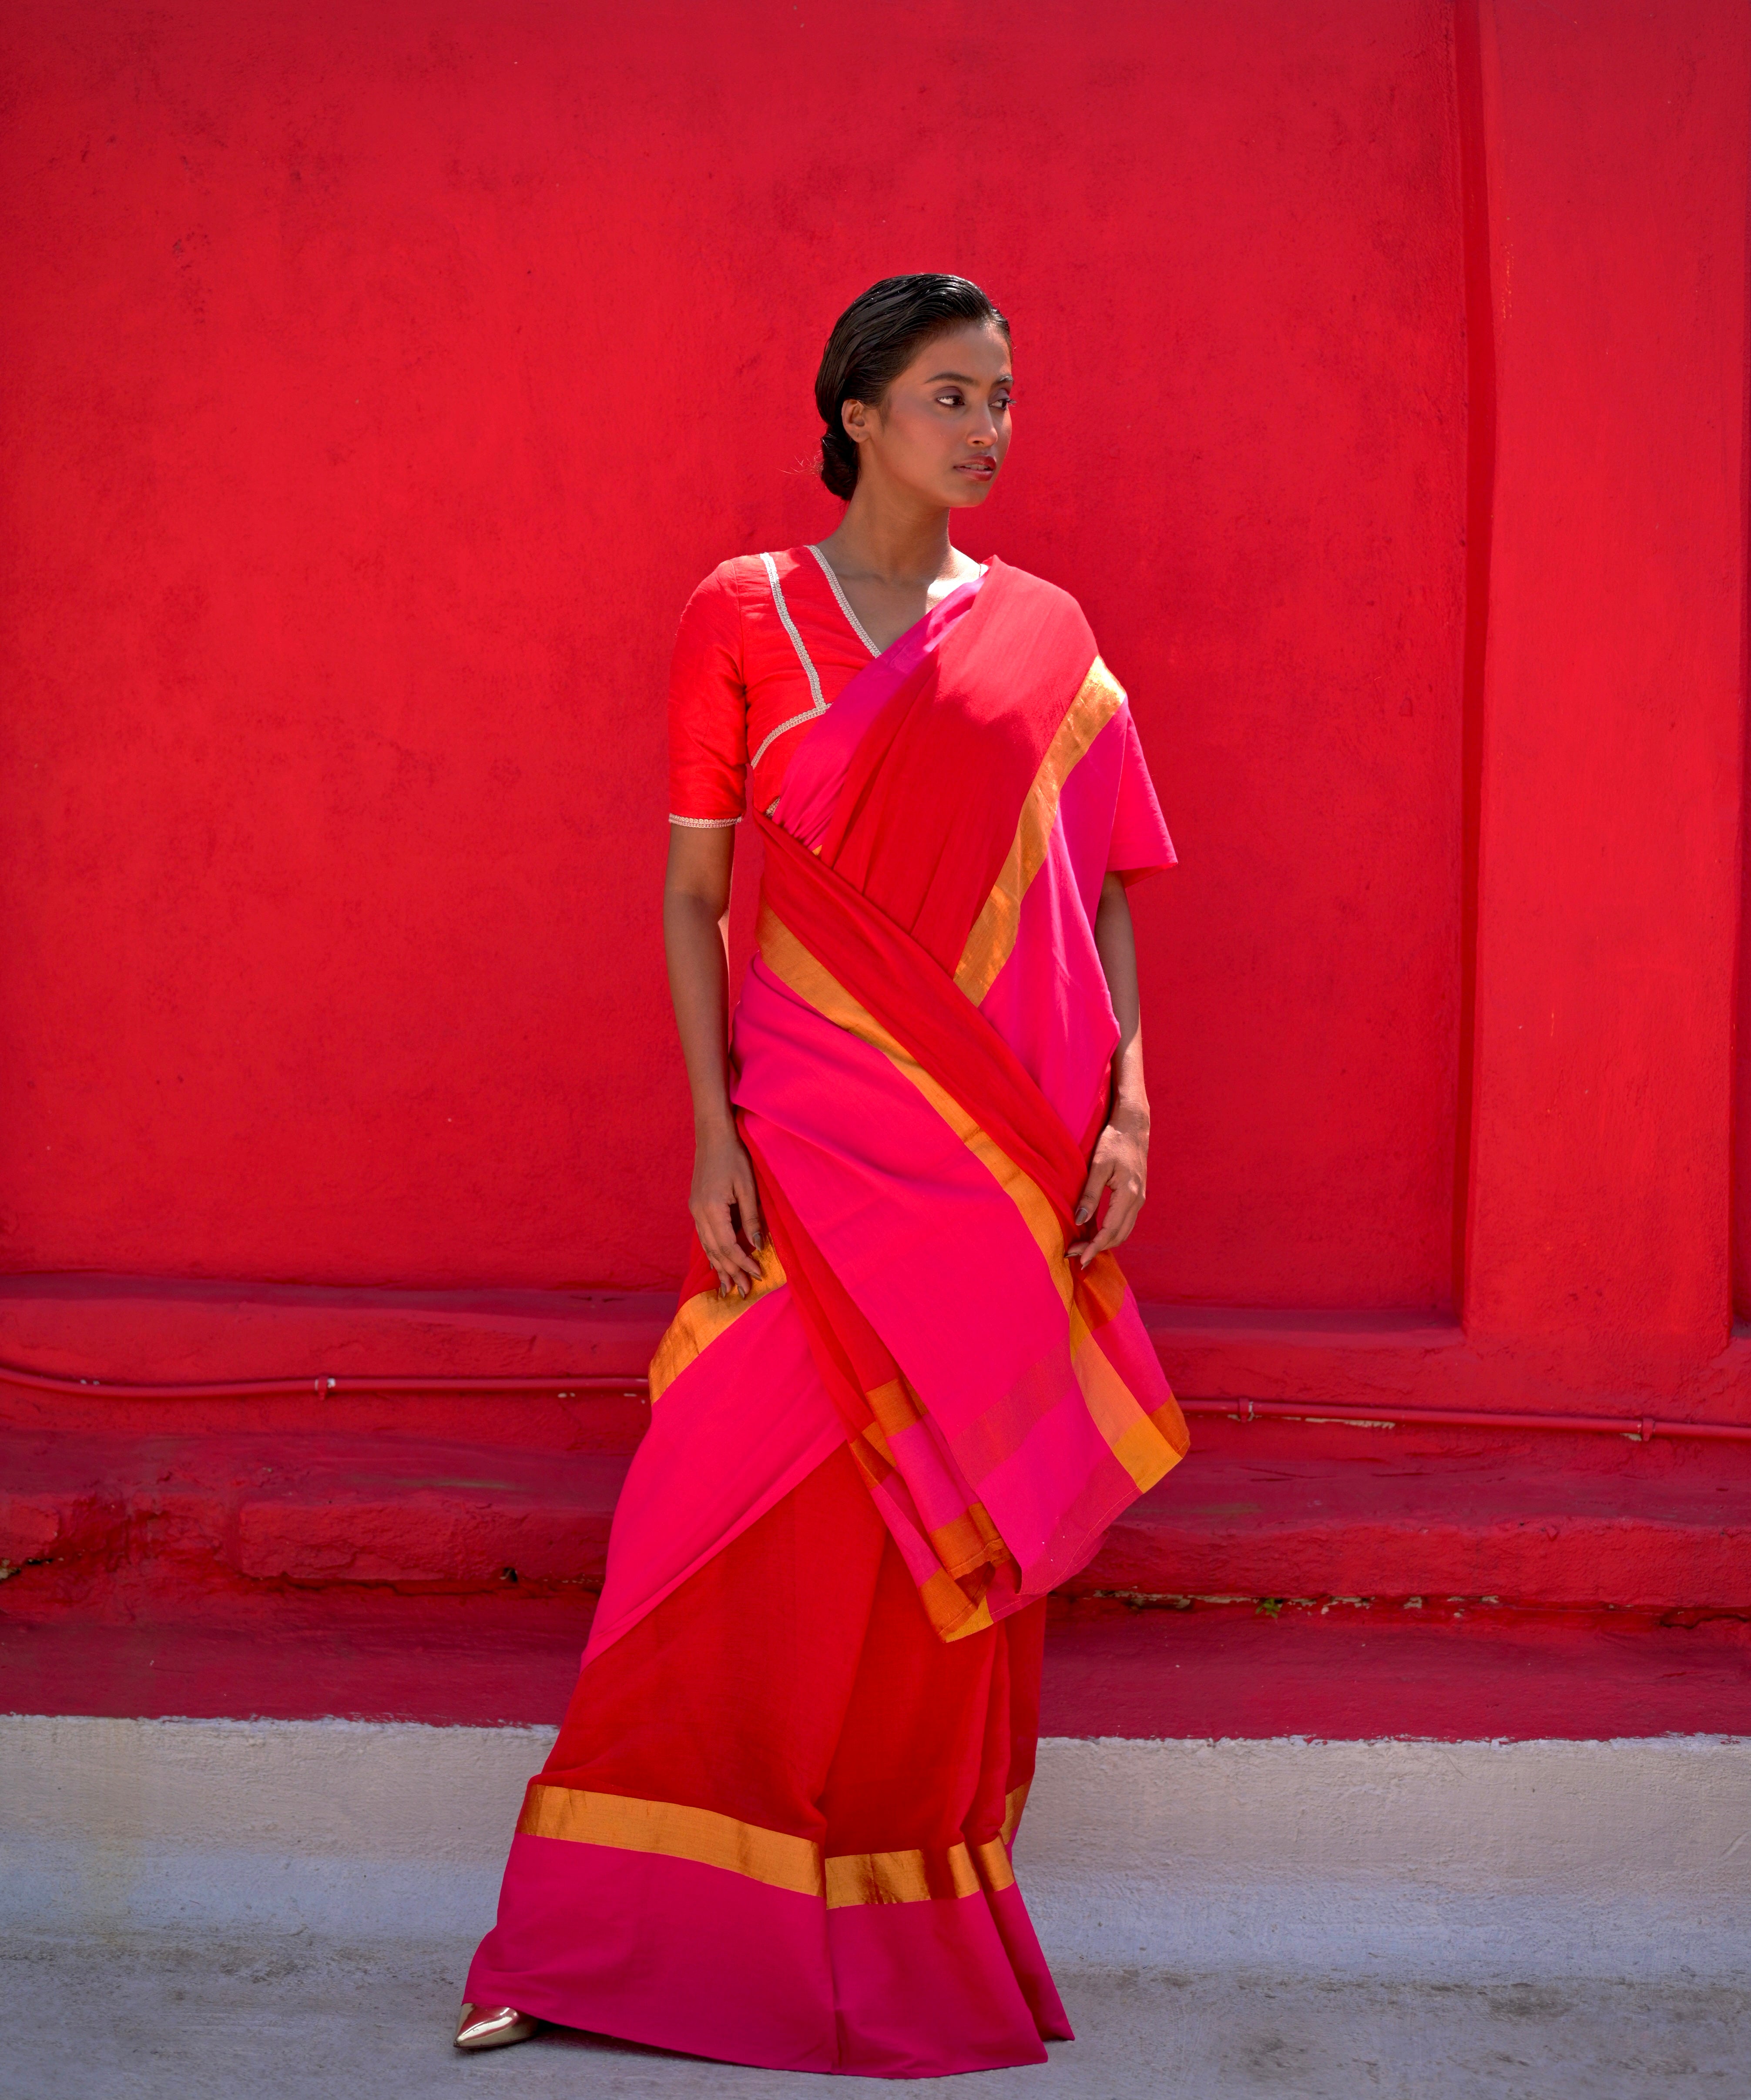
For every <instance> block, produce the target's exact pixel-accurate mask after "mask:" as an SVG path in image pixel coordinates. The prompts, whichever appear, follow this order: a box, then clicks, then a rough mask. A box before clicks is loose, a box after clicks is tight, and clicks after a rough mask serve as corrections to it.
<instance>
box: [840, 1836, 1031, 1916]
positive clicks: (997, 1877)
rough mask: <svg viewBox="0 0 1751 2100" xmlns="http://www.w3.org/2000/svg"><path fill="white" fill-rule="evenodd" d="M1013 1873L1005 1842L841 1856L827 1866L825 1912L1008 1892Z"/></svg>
mask: <svg viewBox="0 0 1751 2100" xmlns="http://www.w3.org/2000/svg"><path fill="white" fill-rule="evenodd" d="M1014 1881H1015V1870H1014V1868H1012V1867H1011V1865H1010V1864H1009V1855H1008V1852H1007V1851H1005V1850H1004V1847H1003V1840H1002V1839H1001V1838H990V1839H988V1840H987V1841H986V1842H985V1843H984V1844H982V1845H976V1846H966V1845H950V1846H948V1847H947V1848H946V1850H944V1851H914V1852H842V1853H840V1854H838V1855H836V1856H835V1857H833V1858H831V1859H829V1860H828V1861H827V1908H828V1909H829V1910H840V1909H843V1908H845V1907H846V1906H847V1905H848V1904H894V1903H930V1902H933V1901H937V1900H940V1899H944V1898H948V1899H955V1898H958V1897H960V1896H972V1895H978V1893H979V1891H980V1890H981V1889H989V1890H998V1889H1007V1888H1008V1887H1010V1886H1012V1884H1013V1882H1014Z"/></svg>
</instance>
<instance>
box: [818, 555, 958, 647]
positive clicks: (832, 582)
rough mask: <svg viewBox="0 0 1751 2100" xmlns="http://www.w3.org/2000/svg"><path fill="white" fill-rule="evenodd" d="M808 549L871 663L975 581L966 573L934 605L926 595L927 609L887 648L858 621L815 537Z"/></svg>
mask: <svg viewBox="0 0 1751 2100" xmlns="http://www.w3.org/2000/svg"><path fill="white" fill-rule="evenodd" d="M809 553H810V554H813V555H814V558H815V559H816V561H818V562H819V563H820V565H821V573H822V575H823V576H825V577H826V578H827V589H829V590H831V592H832V593H833V596H834V598H836V600H837V601H838V604H839V609H840V611H841V612H842V613H844V615H845V620H846V623H847V624H848V625H849V627H850V629H851V631H852V633H853V634H854V635H856V637H858V641H859V642H862V644H863V646H864V647H865V648H866V649H867V650H868V651H869V652H870V660H871V662H872V663H873V662H874V661H875V660H876V659H877V658H878V657H881V656H885V655H887V653H888V649H892V648H894V647H896V646H898V644H899V643H900V642H903V641H904V640H905V639H906V636H907V635H908V634H910V633H911V632H912V629H913V628H916V627H919V626H921V625H922V624H923V623H924V621H925V620H928V619H929V617H930V615H931V614H932V613H933V612H934V611H936V609H937V605H942V604H943V603H944V602H946V600H947V599H949V598H951V597H953V595H954V593H955V591H958V590H959V589H961V588H962V587H963V586H964V585H967V584H970V583H971V582H972V581H973V578H972V577H971V576H963V577H962V578H961V580H960V582H959V583H958V584H955V585H951V586H950V589H947V590H946V591H945V592H944V593H942V598H938V599H937V604H936V605H932V604H931V603H930V602H929V601H928V597H927V598H926V601H925V604H924V611H922V612H921V613H920V615H918V618H917V619H916V620H914V621H913V622H912V624H911V627H902V629H901V630H900V632H899V633H898V634H897V635H895V637H893V641H892V642H889V644H888V649H878V648H877V647H876V644H875V643H874V642H872V641H871V638H870V636H869V632H868V630H867V629H866V628H865V626H864V624H863V623H862V620H859V619H858V616H857V615H856V614H855V613H854V612H853V611H852V610H851V601H850V599H849V598H847V597H846V596H845V586H844V585H843V584H841V583H840V580H839V578H838V577H837V576H836V575H835V574H834V572H833V565H832V563H831V562H830V561H828V559H827V557H826V555H825V554H823V553H822V552H821V549H819V548H818V546H816V545H814V542H813V541H812V540H811V541H810V542H809ZM989 567H990V563H989V562H980V564H979V567H978V571H977V573H978V574H979V575H980V576H983V575H984V574H985V573H986V571H987V569H989Z"/></svg>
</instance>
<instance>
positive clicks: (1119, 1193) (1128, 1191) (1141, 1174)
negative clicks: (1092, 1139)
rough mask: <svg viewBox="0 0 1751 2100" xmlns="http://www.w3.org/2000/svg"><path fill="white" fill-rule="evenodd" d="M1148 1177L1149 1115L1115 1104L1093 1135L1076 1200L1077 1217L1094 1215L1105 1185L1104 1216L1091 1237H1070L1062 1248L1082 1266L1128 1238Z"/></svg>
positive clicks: (1079, 1219)
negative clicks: (1107, 1192) (1091, 1150)
mask: <svg viewBox="0 0 1751 2100" xmlns="http://www.w3.org/2000/svg"><path fill="white" fill-rule="evenodd" d="M1103 1189H1109V1190H1110V1191H1111V1195H1110V1198H1109V1201H1108V1203H1107V1207H1106V1217H1105V1220H1104V1221H1103V1222H1102V1224H1101V1226H1100V1230H1099V1232H1097V1233H1095V1234H1094V1235H1093V1236H1092V1237H1087V1238H1083V1239H1079V1240H1076V1241H1074V1242H1072V1243H1071V1244H1070V1246H1068V1247H1067V1248H1066V1249H1065V1252H1066V1253H1067V1254H1068V1255H1070V1259H1071V1260H1073V1261H1079V1262H1080V1263H1081V1264H1082V1265H1083V1268H1087V1266H1088V1264H1089V1263H1090V1262H1092V1260H1094V1258H1095V1256H1096V1255H1097V1254H1105V1252H1106V1251H1107V1249H1108V1248H1109V1247H1116V1246H1118V1244H1119V1242H1121V1241H1122V1240H1127V1239H1129V1238H1130V1237H1131V1228H1132V1227H1133V1226H1134V1225H1135V1224H1136V1222H1137V1213H1138V1212H1139V1211H1140V1210H1141V1209H1142V1208H1143V1199H1144V1197H1145V1195H1146V1194H1147V1193H1148V1192H1149V1111H1148V1110H1146V1109H1133V1108H1127V1107H1122V1106H1121V1107H1118V1108H1115V1109H1114V1111H1113V1119H1112V1121H1111V1122H1110V1123H1108V1125H1107V1127H1106V1128H1105V1130H1103V1131H1102V1132H1101V1133H1100V1137H1099V1138H1098V1139H1097V1140H1096V1144H1095V1149H1094V1158H1092V1160H1091V1161H1090V1162H1089V1165H1088V1179H1087V1182H1086V1183H1085V1184H1084V1185H1083V1193H1082V1194H1081V1195H1080V1196H1079V1197H1078V1199H1077V1203H1076V1222H1077V1224H1078V1225H1086V1224H1087V1223H1088V1221H1089V1220H1090V1219H1091V1218H1092V1217H1093V1215H1095V1211H1096V1208H1097V1207H1099V1204H1100V1193H1101V1191H1102V1190H1103Z"/></svg>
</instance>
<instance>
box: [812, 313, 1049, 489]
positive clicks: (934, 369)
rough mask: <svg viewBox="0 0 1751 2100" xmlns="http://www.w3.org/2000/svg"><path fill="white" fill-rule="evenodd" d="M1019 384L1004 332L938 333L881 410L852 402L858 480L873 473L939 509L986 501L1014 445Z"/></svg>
mask: <svg viewBox="0 0 1751 2100" xmlns="http://www.w3.org/2000/svg"><path fill="white" fill-rule="evenodd" d="M1013 386H1014V381H1013V378H1012V374H1011V372H1010V366H1009V345H1008V342H1006V341H1005V340H1004V337H1003V330H1002V329H999V328H993V327H990V326H986V327H975V326H973V325H972V324H968V326H967V327H965V328H959V329H955V330H954V331H953V332H952V333H950V334H947V335H939V336H934V337H932V338H931V340H930V341H929V342H927V343H926V344H925V345H924V348H923V349H922V350H921V351H920V352H919V353H918V355H917V356H916V357H915V358H914V359H913V360H912V362H911V364H909V365H907V367H906V369H905V371H903V372H902V373H901V374H900V376H899V377H898V379H896V380H895V381H894V382H893V385H892V386H890V387H889V389H888V397H887V399H885V400H884V402H883V403H882V404H881V405H880V408H874V407H871V406H868V405H867V404H865V403H863V402H862V401H848V402H846V403H845V407H844V409H843V411H842V412H843V415H844V418H845V429H846V430H847V432H848V433H849V435H850V438H851V440H852V442H853V444H855V445H857V446H858V448H859V449H858V483H859V484H860V485H861V484H862V481H863V480H864V479H865V477H866V476H867V477H869V479H871V481H872V482H873V483H875V484H876V486H877V487H882V486H884V485H887V486H889V487H892V488H893V490H894V492H896V493H898V492H900V491H902V490H903V491H905V492H906V493H908V494H910V495H912V496H917V497H921V498H922V499H923V500H924V501H925V502H926V503H928V504H930V505H933V506H941V505H948V506H950V507H951V508H963V507H964V506H965V505H968V504H972V503H982V502H984V501H985V499H986V496H989V495H990V492H991V484H992V483H994V482H995V480H996V479H997V475H998V470H999V468H1000V467H1001V466H1002V465H1003V455H1004V453H1005V452H1008V449H1009V397H1010V395H1011V392H1012V390H1013Z"/></svg>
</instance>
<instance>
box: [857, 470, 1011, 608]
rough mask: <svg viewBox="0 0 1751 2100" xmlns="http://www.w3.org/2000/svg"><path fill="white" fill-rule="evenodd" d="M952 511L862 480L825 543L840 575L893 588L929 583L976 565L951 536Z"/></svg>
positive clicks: (913, 586) (914, 586) (912, 586)
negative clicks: (898, 495) (896, 496)
mask: <svg viewBox="0 0 1751 2100" xmlns="http://www.w3.org/2000/svg"><path fill="white" fill-rule="evenodd" d="M948 521H949V514H948V512H947V510H946V509H941V510H939V509H937V508H936V507H935V506H934V505H932V506H930V507H928V508H926V507H925V506H924V505H919V504H916V503H906V502H903V501H893V499H892V497H889V498H887V500H884V495H883V493H882V492H880V491H878V490H877V489H876V488H874V487H871V485H870V483H868V482H867V480H859V482H858V486H857V487H856V488H855V489H853V492H852V495H851V501H849V503H848V504H847V505H845V516H844V517H843V518H840V521H839V526H838V529H837V530H836V532H830V533H829V534H828V535H827V537H826V539H824V540H823V541H822V542H821V548H822V551H823V553H824V554H826V556H827V559H828V560H829V561H830V562H831V563H832V565H833V568H834V571H835V573H836V575H838V576H840V577H841V578H844V577H846V576H867V577H868V578H869V579H870V580H871V581H872V582H876V583H882V584H886V585H889V586H890V587H892V588H896V589H906V588H907V587H911V588H912V589H916V588H918V587H919V586H920V585H924V586H928V585H931V584H933V583H936V582H938V581H939V580H941V579H942V578H943V577H945V576H955V575H956V574H957V573H958V572H959V571H960V570H962V569H971V568H972V567H973V566H974V565H973V563H972V562H969V561H968V558H967V557H966V556H965V555H964V554H959V553H958V552H957V551H956V549H955V546H954V545H953V544H952V542H951V541H950V539H949V529H948Z"/></svg>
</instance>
